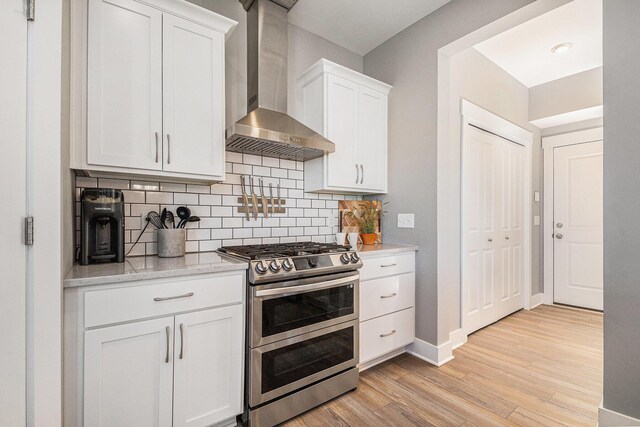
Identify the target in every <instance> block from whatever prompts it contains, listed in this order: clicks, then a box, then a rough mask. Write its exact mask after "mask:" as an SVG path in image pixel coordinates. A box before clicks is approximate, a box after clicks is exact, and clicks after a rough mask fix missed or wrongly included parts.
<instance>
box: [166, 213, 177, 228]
mask: <svg viewBox="0 0 640 427" xmlns="http://www.w3.org/2000/svg"><path fill="white" fill-rule="evenodd" d="M167 221H168V222H169V224H171V228H176V217H175V216H174V215H173V212H171V211H167ZM165 224H166V222H165ZM167 228H169V226H167Z"/></svg>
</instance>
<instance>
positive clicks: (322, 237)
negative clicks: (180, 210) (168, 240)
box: [74, 152, 359, 255]
mask: <svg viewBox="0 0 640 427" xmlns="http://www.w3.org/2000/svg"><path fill="white" fill-rule="evenodd" d="M226 156H227V163H226V170H227V174H226V180H225V181H224V182H222V183H219V184H213V185H200V184H180V183H171V182H155V181H138V180H127V179H105V178H99V179H96V178H89V177H80V176H79V177H76V184H75V185H76V189H75V191H74V194H75V200H76V204H77V205H76V215H78V217H77V218H76V229H77V230H79V228H80V222H79V215H80V210H79V204H78V202H79V200H80V192H81V189H82V188H88V187H110V188H121V189H124V190H125V214H126V219H125V227H126V232H125V241H126V242H127V243H126V248H125V250H126V251H128V250H129V249H130V248H131V245H132V243H131V242H132V241H135V240H136V239H137V238H138V236H139V235H140V231H141V229H142V228H143V227H144V226H145V224H146V221H145V220H144V219H141V215H144V216H145V217H146V215H147V213H148V212H150V211H156V212H158V213H160V211H161V209H162V208H164V207H166V208H167V209H169V210H171V211H172V212H174V213H175V210H176V208H177V207H178V206H188V207H189V209H191V213H192V215H197V216H199V217H200V222H198V223H189V224H188V225H187V233H186V236H187V242H186V245H185V248H186V251H187V252H197V251H214V250H216V249H218V248H219V247H220V246H230V245H242V244H253V243H256V244H259V243H265V244H266V243H288V242H296V241H305V240H313V241H317V242H325V241H326V242H331V241H333V235H334V234H335V232H336V231H337V227H336V221H337V216H338V200H343V199H347V200H357V199H358V198H359V197H358V196H353V195H345V194H337V195H331V194H315V193H305V192H304V163H303V162H296V161H291V160H284V159H280V160H279V159H274V158H270V157H260V156H253V155H242V154H239V153H233V152H227V153H226ZM243 174H244V175H250V174H253V175H254V189H255V191H256V192H257V193H258V194H259V193H260V190H259V188H258V182H259V178H262V179H263V182H264V190H265V195H266V196H267V197H270V192H269V184H271V185H272V187H273V193H274V197H275V196H277V194H276V188H277V186H278V184H279V185H280V196H281V198H283V199H285V200H286V205H284V207H285V208H286V212H285V213H284V214H280V213H278V214H271V213H269V218H264V216H263V213H262V212H260V217H259V218H258V220H257V221H256V220H254V219H253V215H252V216H251V219H250V220H249V221H247V220H246V219H245V214H244V213H240V212H238V207H239V206H241V205H242V203H239V202H238V196H241V195H242V189H241V187H240V175H243ZM248 184H249V182H248V181H247V188H246V189H247V190H249V188H248ZM76 234H78V233H76ZM156 234H157V233H156V231H155V230H154V229H153V226H151V225H150V226H149V227H148V228H147V231H146V232H145V233H144V234H143V235H142V236H141V237H140V241H139V243H138V244H137V245H136V246H135V248H134V249H133V250H132V251H131V253H130V254H129V255H145V254H147V255H149V254H155V253H156V250H157V248H156ZM76 239H78V237H77V236H76Z"/></svg>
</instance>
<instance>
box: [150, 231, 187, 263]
mask: <svg viewBox="0 0 640 427" xmlns="http://www.w3.org/2000/svg"><path fill="white" fill-rule="evenodd" d="M157 240H158V256H159V257H160V258H176V257H181V256H184V247H185V229H184V228H162V229H158V239H157Z"/></svg>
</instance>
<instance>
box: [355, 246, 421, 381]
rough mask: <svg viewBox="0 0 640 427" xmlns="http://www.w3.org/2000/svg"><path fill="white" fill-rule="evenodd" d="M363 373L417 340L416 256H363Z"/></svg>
mask: <svg viewBox="0 0 640 427" xmlns="http://www.w3.org/2000/svg"><path fill="white" fill-rule="evenodd" d="M360 255H361V258H362V262H363V267H362V269H361V270H360V278H361V282H360V370H362V369H366V368H369V367H371V366H373V365H376V364H378V363H380V362H383V361H384V360H387V359H389V358H391V357H394V356H396V355H397V354H399V353H402V352H404V351H405V347H406V346H407V345H409V344H411V343H412V342H413V341H414V339H415V308H414V307H415V253H414V252H404V253H398V254H392V255H383V256H379V255H375V252H372V253H369V254H367V253H361V254H360Z"/></svg>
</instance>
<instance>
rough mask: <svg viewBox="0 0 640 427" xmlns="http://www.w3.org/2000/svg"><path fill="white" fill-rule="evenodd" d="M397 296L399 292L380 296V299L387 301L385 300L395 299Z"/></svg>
mask: <svg viewBox="0 0 640 427" xmlns="http://www.w3.org/2000/svg"><path fill="white" fill-rule="evenodd" d="M396 295H398V293H397V292H394V293H392V294H391V295H380V298H382V299H385V298H393V297H395V296H396Z"/></svg>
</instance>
